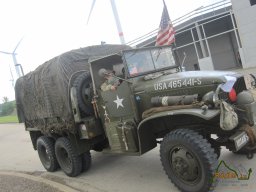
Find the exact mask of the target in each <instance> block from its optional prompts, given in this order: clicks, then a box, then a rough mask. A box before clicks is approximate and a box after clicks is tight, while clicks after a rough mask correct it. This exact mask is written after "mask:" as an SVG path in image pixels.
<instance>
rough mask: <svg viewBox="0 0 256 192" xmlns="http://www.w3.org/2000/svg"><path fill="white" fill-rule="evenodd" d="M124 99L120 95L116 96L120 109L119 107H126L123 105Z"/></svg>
mask: <svg viewBox="0 0 256 192" xmlns="http://www.w3.org/2000/svg"><path fill="white" fill-rule="evenodd" d="M123 100H124V99H120V98H119V97H118V95H117V96H116V100H114V102H115V103H116V108H117V109H118V108H119V107H124V106H123Z"/></svg>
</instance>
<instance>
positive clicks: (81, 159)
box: [55, 137, 91, 177]
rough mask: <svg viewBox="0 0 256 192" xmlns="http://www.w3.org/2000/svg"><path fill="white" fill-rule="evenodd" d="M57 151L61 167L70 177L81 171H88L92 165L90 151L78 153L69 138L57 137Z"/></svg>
mask: <svg viewBox="0 0 256 192" xmlns="http://www.w3.org/2000/svg"><path fill="white" fill-rule="evenodd" d="M55 152H56V157H57V160H58V162H59V164H60V167H61V169H62V170H63V172H64V173H65V174H66V175H67V176H69V177H75V176H77V175H79V174H80V173H81V172H85V171H88V170H89V168H90V166H91V154H90V152H89V151H88V152H86V153H84V154H82V155H77V154H76V153H75V152H74V150H73V148H72V144H71V142H70V140H69V139H68V138H65V137H61V138H59V139H57V141H56V143H55Z"/></svg>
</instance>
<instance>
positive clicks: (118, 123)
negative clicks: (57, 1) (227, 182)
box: [16, 45, 256, 192]
mask: <svg viewBox="0 0 256 192" xmlns="http://www.w3.org/2000/svg"><path fill="white" fill-rule="evenodd" d="M105 75H108V76H111V77H112V78H116V79H117V80H118V81H119V83H118V85H117V86H116V87H115V88H114V89H109V90H102V89H101V85H102V83H106V79H104V77H105ZM255 80H256V79H255V77H254V76H253V75H242V74H239V73H235V72H227V71H184V67H183V66H180V65H177V64H176V62H175V60H174V54H173V51H172V49H171V48H170V47H168V46H163V47H148V48H140V49H132V48H130V47H128V46H117V45H100V46H93V47H87V48H83V49H79V50H73V51H71V52H68V53H65V54H63V55H61V56H59V57H56V58H54V59H53V60H50V61H48V62H46V63H45V64H43V65H42V66H40V67H39V68H38V69H36V70H35V71H34V72H31V73H29V74H28V75H26V76H24V77H22V78H21V79H19V80H18V81H17V83H16V102H17V110H18V116H19V120H20V122H24V124H25V127H26V130H27V131H29V133H30V136H31V141H32V144H33V147H34V149H35V150H37V151H38V154H39V158H40V160H41V162H42V164H43V166H44V167H45V169H46V170H47V171H51V172H53V171H55V170H57V169H58V168H59V167H60V168H61V169H62V170H63V171H64V172H65V173H66V174H67V175H68V176H71V177H74V176H77V175H79V174H80V173H81V172H83V171H87V170H88V169H89V167H90V165H91V155H90V151H91V150H95V151H101V152H103V153H112V154H121V155H138V156H139V155H143V154H144V153H146V152H148V151H150V150H152V149H153V148H155V147H156V146H157V144H160V159H161V162H162V165H163V168H164V170H165V172H166V174H167V175H168V177H169V179H170V180H171V181H172V182H173V183H174V184H175V185H176V186H177V187H178V188H179V189H180V190H181V191H189V192H195V191H200V192H201V191H209V190H212V189H213V187H214V185H215V183H214V182H213V180H214V173H215V169H216V166H217V163H218V158H219V156H220V153H221V147H222V146H225V147H226V148H228V149H229V150H230V151H232V152H234V153H244V154H246V155H247V156H248V158H252V157H253V153H254V152H255V149H256V144H255V142H256V129H255V122H256V100H255V98H256V92H255V85H256V84H255Z"/></svg>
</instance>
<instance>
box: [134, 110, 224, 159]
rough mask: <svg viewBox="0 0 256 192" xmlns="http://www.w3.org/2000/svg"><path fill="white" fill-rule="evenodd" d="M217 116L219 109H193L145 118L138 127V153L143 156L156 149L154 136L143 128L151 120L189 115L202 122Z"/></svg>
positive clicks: (161, 113)
mask: <svg viewBox="0 0 256 192" xmlns="http://www.w3.org/2000/svg"><path fill="white" fill-rule="evenodd" d="M218 114H220V110H219V109H208V110H206V111H203V110H202V109H195V108H193V109H178V110H172V111H163V112H159V113H156V114H153V115H151V116H150V117H148V118H145V119H144V120H143V121H141V122H140V124H139V125H138V139H139V149H140V153H141V154H143V153H145V152H147V151H149V150H150V149H152V148H154V147H156V140H155V138H154V135H153V134H152V133H151V132H150V131H148V130H147V127H146V126H144V125H145V123H146V122H148V121H150V120H153V119H157V118H161V117H166V116H175V115H191V116H196V117H199V118H202V119H204V120H211V119H213V118H214V117H216V116H217V115H218Z"/></svg>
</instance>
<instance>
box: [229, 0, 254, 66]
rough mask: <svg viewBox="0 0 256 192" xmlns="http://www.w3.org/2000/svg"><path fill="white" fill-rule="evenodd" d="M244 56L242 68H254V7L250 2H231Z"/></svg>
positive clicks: (238, 0) (234, 0) (236, 0)
mask: <svg viewBox="0 0 256 192" xmlns="http://www.w3.org/2000/svg"><path fill="white" fill-rule="evenodd" d="M232 6H233V11H234V14H235V18H236V22H237V25H238V31H239V35H240V38H241V43H242V50H243V56H244V61H245V62H244V63H243V68H250V67H256V5H253V6H251V4H250V0H232Z"/></svg>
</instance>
